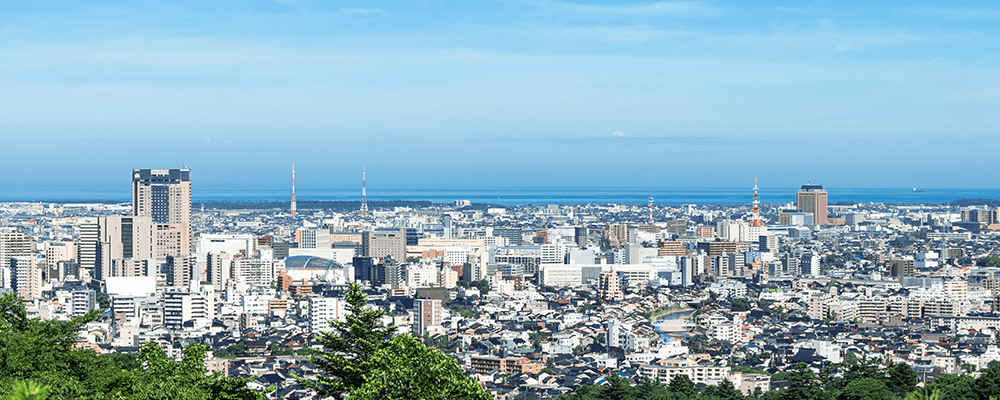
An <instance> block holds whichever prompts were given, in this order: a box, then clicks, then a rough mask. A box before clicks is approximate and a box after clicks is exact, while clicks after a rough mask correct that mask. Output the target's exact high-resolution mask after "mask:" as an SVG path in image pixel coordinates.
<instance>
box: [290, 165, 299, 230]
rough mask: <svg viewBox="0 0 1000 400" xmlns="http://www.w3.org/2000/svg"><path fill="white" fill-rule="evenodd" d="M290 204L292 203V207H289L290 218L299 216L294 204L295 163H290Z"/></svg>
mask: <svg viewBox="0 0 1000 400" xmlns="http://www.w3.org/2000/svg"><path fill="white" fill-rule="evenodd" d="M291 203H292V205H291V209H292V216H293V217H294V216H296V215H298V214H299V212H298V210H297V209H296V204H295V163H292V202H291Z"/></svg>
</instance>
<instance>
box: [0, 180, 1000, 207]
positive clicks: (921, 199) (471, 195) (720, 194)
mask: <svg viewBox="0 0 1000 400" xmlns="http://www.w3.org/2000/svg"><path fill="white" fill-rule="evenodd" d="M129 190H130V188H129V186H128V185H89V186H85V185H79V186H34V187H32V186H9V185H0V201H57V202H58V201H95V200H102V201H122V202H126V201H129V200H130V199H129V197H130V194H129ZM797 190H798V187H787V188H762V189H760V192H759V193H760V201H761V202H763V203H792V202H794V201H795V192H796V191H797ZM826 190H827V192H828V193H829V202H830V203H835V202H845V201H854V202H861V203H868V202H875V203H946V202H950V201H953V200H957V199H963V198H968V199H974V198H986V199H1000V189H933V188H927V189H923V188H920V189H918V190H926V191H920V192H914V191H913V188H837V187H829V188H826ZM192 192H193V194H192V197H193V200H194V202H198V201H221V200H230V201H260V200H266V201H274V200H280V201H287V200H288V197H289V191H288V188H285V187H281V188H272V187H253V188H247V187H246V186H245V185H239V186H238V187H237V186H235V185H234V186H230V187H226V186H205V185H197V184H195V185H194V187H193V188H192ZM297 196H298V200H299V201H306V200H321V201H352V200H360V199H361V190H360V188H358V187H350V188H348V187H329V188H325V189H323V190H308V189H305V188H301V189H299V191H298V192H297ZM651 196H652V197H653V201H654V204H670V205H679V204H747V203H750V202H751V201H752V200H753V188H752V187H728V188H695V187H568V186H567V187H555V186H549V187H529V186H502V187H500V186H498V187H448V186H393V187H372V186H369V187H368V200H370V201H371V200H417V201H419V200H426V201H430V202H432V203H452V202H454V201H455V200H469V201H472V202H474V203H488V204H502V205H526V204H536V205H537V204H599V203H604V204H606V203H633V204H646V203H647V202H648V201H649V200H648V199H649V197H651Z"/></svg>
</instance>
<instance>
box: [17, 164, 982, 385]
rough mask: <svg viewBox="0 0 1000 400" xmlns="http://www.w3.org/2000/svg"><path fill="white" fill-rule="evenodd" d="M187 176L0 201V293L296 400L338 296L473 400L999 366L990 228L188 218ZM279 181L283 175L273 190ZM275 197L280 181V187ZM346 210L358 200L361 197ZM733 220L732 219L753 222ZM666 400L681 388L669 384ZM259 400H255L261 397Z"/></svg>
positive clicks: (788, 215) (773, 213)
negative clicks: (425, 356) (360, 304)
mask: <svg viewBox="0 0 1000 400" xmlns="http://www.w3.org/2000/svg"><path fill="white" fill-rule="evenodd" d="M191 180H192V175H191V171H190V170H188V169H137V170H134V171H133V175H132V201H131V202H129V203H123V204H113V203H100V204H98V203H93V204H79V203H76V204H69V203H67V204H59V203H37V202H33V203H27V202H19V203H2V204H0V226H2V228H0V260H2V264H0V283H2V289H0V291H3V292H16V294H17V295H18V296H19V297H20V298H21V299H22V300H23V302H24V304H25V306H26V310H27V313H28V315H29V316H31V317H34V318H39V319H42V320H61V321H69V320H71V319H72V318H74V317H79V316H82V315H86V314H87V313H89V312H91V311H93V310H100V311H102V312H103V315H102V317H101V318H100V319H98V320H96V321H93V322H90V323H87V324H86V325H83V326H80V327H79V331H78V333H77V335H78V337H77V341H76V344H75V346H76V347H77V348H84V349H92V350H94V351H95V352H97V353H100V354H111V353H136V352H138V350H139V348H140V347H142V346H143V345H146V344H148V343H155V344H157V345H158V346H159V348H160V349H162V350H163V351H164V353H165V355H166V356H167V357H168V358H177V359H180V357H181V356H182V354H183V350H184V348H185V347H187V346H189V345H192V344H201V345H204V346H205V347H206V348H207V349H208V350H209V352H208V354H207V357H206V361H205V366H206V368H207V370H208V371H217V372H220V373H221V374H223V375H225V376H229V377H236V378H249V379H250V380H249V383H248V384H247V386H248V388H250V389H252V390H258V391H261V393H264V394H265V395H266V396H268V397H271V398H286V399H310V398H316V397H317V394H316V393H315V391H314V390H313V389H310V388H308V387H306V386H303V385H302V384H301V383H299V382H298V381H296V380H295V379H294V378H293V377H294V376H297V377H305V378H307V379H310V378H315V376H316V375H317V373H318V371H317V368H316V367H315V366H313V365H311V364H310V362H309V360H308V358H307V356H308V355H310V354H313V353H315V352H316V351H320V350H323V345H322V344H321V343H320V342H319V341H318V340H317V337H316V335H317V334H318V333H321V332H330V331H332V330H333V328H332V326H331V321H344V320H345V315H346V313H347V312H348V309H349V305H348V303H347V300H346V299H345V298H344V294H345V293H346V292H347V291H348V286H349V285H351V284H359V285H361V287H362V288H363V290H364V293H365V294H366V295H367V304H368V307H370V308H373V309H378V310H381V311H382V312H384V313H385V315H383V316H382V317H381V322H382V324H383V325H384V326H387V327H395V329H396V333H397V334H398V333H409V334H411V335H413V336H415V337H419V338H421V340H422V341H423V342H424V343H425V344H426V345H427V346H430V347H432V348H434V349H437V350H438V351H441V352H443V353H444V354H446V355H447V356H449V357H451V358H452V359H454V360H455V361H456V362H457V364H458V365H459V366H460V367H461V369H462V371H463V372H464V373H465V374H466V375H467V376H469V377H471V378H473V379H475V381H476V382H478V384H479V385H480V386H482V387H483V388H485V390H487V391H488V392H489V393H490V394H492V395H493V396H494V397H495V398H498V399H513V398H554V397H557V396H560V395H572V394H574V393H576V392H577V391H578V390H579V389H581V388H583V387H589V386H592V385H608V384H609V382H611V383H615V382H618V383H621V382H623V380H624V382H625V383H627V384H628V385H630V386H638V385H642V384H643V382H650V381H652V382H659V383H661V384H663V385H667V386H669V385H670V384H671V383H672V382H675V381H676V380H677V379H678V377H679V376H684V377H686V379H688V380H690V382H691V383H692V384H693V385H694V386H695V387H711V386H719V385H720V384H722V383H723V382H729V383H731V384H732V386H733V387H734V388H735V389H736V390H738V391H739V392H740V393H741V394H742V395H743V396H761V395H762V394H763V393H766V392H768V391H771V390H774V389H778V388H781V387H784V386H788V385H789V384H790V383H789V374H790V373H792V372H793V371H794V370H795V369H796V368H808V369H810V370H811V371H813V372H814V373H817V374H818V373H821V372H822V371H824V368H826V367H828V366H830V365H835V364H842V363H847V362H854V361H855V360H876V363H878V364H880V365H906V366H908V367H909V368H911V369H912V371H913V372H914V373H915V376H916V381H917V382H918V385H921V386H922V385H924V384H930V383H931V382H933V381H934V380H935V379H937V378H939V377H941V376H944V375H950V374H960V375H969V376H971V377H979V376H980V374H982V371H984V370H987V369H988V368H989V366H990V364H991V363H993V362H998V361H1000V349H998V347H997V345H996V343H997V332H998V329H1000V314H997V313H996V312H997V311H998V307H1000V299H998V293H1000V250H998V247H997V243H998V232H1000V208H990V207H987V206H986V205H985V204H982V205H970V206H957V205H948V204H923V205H920V204H916V205H892V204H878V203H869V204H853V205H830V204H828V202H827V192H826V191H825V190H824V189H823V187H822V186H821V185H817V184H812V183H811V182H810V183H809V184H806V185H803V186H802V188H801V190H800V191H799V192H798V193H797V196H796V198H797V200H796V202H795V203H789V204H775V203H762V202H760V199H759V198H758V196H757V193H756V187H755V188H754V191H753V192H752V193H751V192H750V191H748V196H747V198H748V202H747V204H746V205H697V204H686V205H655V204H653V203H652V201H650V203H649V204H588V205H543V206H510V207H504V206H483V205H476V204H472V203H471V202H469V201H465V200H456V201H455V202H454V203H452V204H431V205H429V206H426V207H394V208H392V209H387V208H377V207H372V208H371V209H369V207H368V204H367V199H366V198H364V197H362V201H361V207H360V208H359V209H357V210H351V211H347V212H344V211H342V210H330V209H303V208H298V207H297V206H296V200H297V199H296V198H295V195H294V189H293V194H292V198H291V202H290V204H291V207H290V208H289V209H265V210H260V209H254V210H241V209H201V210H192V201H191V191H192V189H191ZM293 181H294V173H293ZM293 187H294V184H293ZM363 196H364V195H363ZM751 200H752V201H751ZM681 379H683V378H681ZM268 388H273V389H275V390H273V391H267V389H268Z"/></svg>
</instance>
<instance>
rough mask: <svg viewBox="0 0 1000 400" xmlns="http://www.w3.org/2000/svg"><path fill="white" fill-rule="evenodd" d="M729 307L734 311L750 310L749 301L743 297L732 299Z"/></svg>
mask: <svg viewBox="0 0 1000 400" xmlns="http://www.w3.org/2000/svg"><path fill="white" fill-rule="evenodd" d="M730 309H731V310H733V311H736V312H740V311H750V301H748V300H747V299H744V298H738V299H733V304H732V307H730Z"/></svg>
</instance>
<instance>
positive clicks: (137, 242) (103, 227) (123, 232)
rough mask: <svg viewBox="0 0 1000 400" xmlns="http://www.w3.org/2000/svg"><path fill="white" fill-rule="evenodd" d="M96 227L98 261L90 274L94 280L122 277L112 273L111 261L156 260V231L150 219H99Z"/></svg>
mask: <svg viewBox="0 0 1000 400" xmlns="http://www.w3.org/2000/svg"><path fill="white" fill-rule="evenodd" d="M97 225H98V229H97V232H98V241H99V248H98V251H97V254H98V257H97V260H96V261H95V262H94V269H93V271H90V272H91V273H92V275H91V277H93V278H94V279H97V280H104V279H105V278H107V277H109V276H121V275H113V273H112V272H111V270H112V268H113V265H112V264H113V262H112V260H118V259H147V258H156V248H157V243H155V242H154V241H155V238H156V233H155V229H156V228H155V225H154V224H153V220H152V218H151V217H123V216H116V217H99V218H98V224H97ZM124 276H129V275H124Z"/></svg>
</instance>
